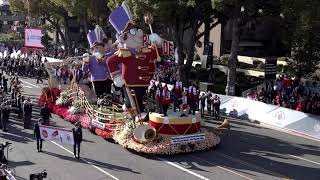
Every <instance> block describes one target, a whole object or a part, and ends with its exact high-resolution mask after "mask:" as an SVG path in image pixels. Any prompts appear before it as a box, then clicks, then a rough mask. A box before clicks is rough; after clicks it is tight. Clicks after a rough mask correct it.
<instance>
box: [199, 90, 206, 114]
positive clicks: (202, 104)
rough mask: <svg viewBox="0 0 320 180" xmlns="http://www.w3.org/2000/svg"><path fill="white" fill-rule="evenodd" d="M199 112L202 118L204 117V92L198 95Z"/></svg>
mask: <svg viewBox="0 0 320 180" xmlns="http://www.w3.org/2000/svg"><path fill="white" fill-rule="evenodd" d="M200 106H201V107H200V113H201V117H202V118H203V117H204V108H205V106H206V96H205V94H204V93H203V94H201V96H200Z"/></svg>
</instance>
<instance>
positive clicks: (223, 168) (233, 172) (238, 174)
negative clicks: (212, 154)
mask: <svg viewBox="0 0 320 180" xmlns="http://www.w3.org/2000/svg"><path fill="white" fill-rule="evenodd" d="M191 157H193V158H194V159H198V160H200V161H203V162H206V163H208V164H210V165H213V166H216V167H217V168H219V169H222V170H225V171H228V172H229V173H231V174H235V175H237V176H240V177H242V178H244V179H247V180H253V179H251V178H249V177H247V176H244V175H242V174H240V173H238V172H236V171H233V170H230V169H227V168H225V167H222V166H219V165H217V164H215V163H213V162H210V161H207V160H205V159H202V158H199V157H196V156H193V155H191Z"/></svg>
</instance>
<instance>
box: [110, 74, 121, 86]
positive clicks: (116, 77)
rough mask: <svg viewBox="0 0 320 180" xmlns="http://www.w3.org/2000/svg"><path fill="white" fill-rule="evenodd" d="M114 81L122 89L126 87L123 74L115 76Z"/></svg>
mask: <svg viewBox="0 0 320 180" xmlns="http://www.w3.org/2000/svg"><path fill="white" fill-rule="evenodd" d="M112 79H113V83H114V85H115V86H117V87H122V86H123V85H124V80H123V79H122V77H121V74H118V75H115V76H114V77H113V78H112Z"/></svg>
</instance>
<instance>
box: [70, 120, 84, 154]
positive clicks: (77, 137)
mask: <svg viewBox="0 0 320 180" xmlns="http://www.w3.org/2000/svg"><path fill="white" fill-rule="evenodd" d="M74 125H75V127H74V128H73V129H72V132H73V139H74V144H73V154H74V157H75V158H78V159H79V158H80V144H81V142H82V129H81V124H80V122H76V123H75V124H74ZM77 148H78V149H77ZM77 150H78V151H77ZM77 154H78V155H77Z"/></svg>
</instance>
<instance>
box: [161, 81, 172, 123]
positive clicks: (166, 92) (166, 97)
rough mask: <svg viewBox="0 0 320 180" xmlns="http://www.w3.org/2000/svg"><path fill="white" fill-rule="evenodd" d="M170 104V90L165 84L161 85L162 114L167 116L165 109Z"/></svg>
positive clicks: (166, 109)
mask: <svg viewBox="0 0 320 180" xmlns="http://www.w3.org/2000/svg"><path fill="white" fill-rule="evenodd" d="M169 106H170V92H169V90H168V87H167V84H165V85H164V86H163V89H162V107H163V116H165V117H166V116H168V114H167V111H168V108H169Z"/></svg>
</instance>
